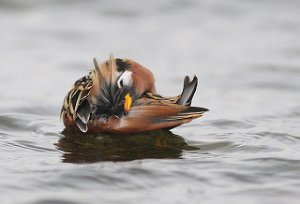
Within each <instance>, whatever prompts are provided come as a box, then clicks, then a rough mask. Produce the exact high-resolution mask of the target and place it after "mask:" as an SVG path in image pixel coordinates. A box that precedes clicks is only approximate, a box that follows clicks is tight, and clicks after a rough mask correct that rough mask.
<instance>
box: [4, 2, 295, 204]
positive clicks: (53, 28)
mask: <svg viewBox="0 0 300 204" xmlns="http://www.w3.org/2000/svg"><path fill="white" fill-rule="evenodd" d="M299 9H300V1H298V0H285V1H280V0H273V1H271V0H263V1H256V0H243V1H239V0H227V1H223V0H213V1H212V0H199V1H198V0H186V1H180V0H165V1H159V0H153V1H143V2H141V1H138V0H133V1H123V0H117V1H109V0H103V1H92V0H86V1H75V0H74V1H68V0H61V1H50V0H44V1H34V0H22V1H21V0H20V1H17V0H0V28H1V32H0V56H1V58H0V80H1V86H0V92H1V95H0V163H1V168H0V200H1V203H3V204H10V203H16V204H19V203H22V204H23V203H26V204H27V203H28V204H29V203H30V204H31V203H34V204H38V203H46V204H47V203H49V204H50V203H51V204H53V203H65V204H68V203H128V204H129V203H130V204H132V203H164V204H166V203H172V204H176V203H214V204H217V203H240V202H241V201H242V202H243V203H245V204H246V203H264V204H265V203H275V204H276V203H299V200H300V120H299V118H300V37H299V36H300V12H299ZM111 52H113V53H114V54H115V56H117V57H129V58H132V59H135V60H137V61H138V62H140V63H142V64H144V65H145V66H147V67H148V68H150V69H151V70H152V71H153V72H154V74H155V76H156V81H157V87H158V91H159V92H160V93H161V94H164V95H176V94H178V93H179V92H180V91H181V88H182V83H183V77H184V76H185V75H191V76H192V75H194V74H196V75H197V76H198V78H199V88H198V90H197V92H196V95H195V98H194V100H193V105H195V106H203V107H207V108H209V109H210V112H208V113H207V114H205V117H203V118H201V119H198V120H195V121H193V122H192V123H190V124H188V125H185V126H182V127H178V128H176V129H174V130H172V133H171V132H162V131H158V132H154V133H150V134H142V135H134V136H128V137H126V138H118V137H111V136H107V135H98V136H88V137H82V136H78V135H77V136H76V135H67V134H63V133H61V132H62V130H63V126H62V124H61V122H60V121H59V118H58V113H59V109H60V106H61V104H62V100H63V97H64V95H65V94H66V92H67V90H68V89H69V88H70V87H71V85H72V83H73V82H74V81H75V80H76V79H77V78H79V77H81V76H83V75H85V74H86V73H88V70H89V69H91V68H92V58H93V57H97V58H98V60H99V61H102V60H104V59H107V57H108V55H109V53H111Z"/></svg>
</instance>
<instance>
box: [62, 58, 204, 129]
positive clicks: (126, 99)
mask: <svg viewBox="0 0 300 204" xmlns="http://www.w3.org/2000/svg"><path fill="white" fill-rule="evenodd" d="M94 63H95V70H93V71H91V72H90V74H89V75H88V76H85V77H83V78H82V79H80V80H78V81H77V82H75V85H74V87H73V88H72V89H71V90H70V91H69V93H68V94H67V96H66V98H65V100H64V104H63V107H62V110H61V118H62V119H63V122H64V125H65V127H66V130H70V131H75V132H87V133H138V132H144V131H150V130H157V129H163V128H166V129H171V128H173V127H176V126H179V125H181V124H183V123H187V122H190V121H191V120H193V119H195V118H198V117H200V116H202V114H203V113H204V112H205V111H207V109H205V108H200V107H190V104H191V100H192V98H193V95H194V93H195V91H196V88H197V80H198V79H197V77H194V78H193V80H192V81H190V79H189V77H186V78H185V81H184V88H183V91H182V93H181V94H180V95H179V96H175V97H162V96H160V95H158V94H156V91H155V84H154V77H153V74H152V73H151V72H150V71H149V70H148V69H146V68H145V67H143V66H142V65H140V64H138V63H136V62H134V61H133V60H129V59H114V58H113V57H112V56H111V57H110V59H109V60H108V61H105V62H103V63H101V64H98V63H97V62H96V60H94Z"/></svg>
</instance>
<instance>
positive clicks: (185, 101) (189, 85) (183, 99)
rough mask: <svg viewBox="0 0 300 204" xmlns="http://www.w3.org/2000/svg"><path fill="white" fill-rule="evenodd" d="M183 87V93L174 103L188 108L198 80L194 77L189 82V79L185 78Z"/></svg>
mask: <svg viewBox="0 0 300 204" xmlns="http://www.w3.org/2000/svg"><path fill="white" fill-rule="evenodd" d="M183 85H184V86H183V91H182V93H181V95H180V98H179V99H178V100H177V102H176V103H177V104H180V105H184V106H190V105H191V103H192V99H193V96H194V94H195V91H196V89H197V85H198V78H197V77H196V76H194V78H193V80H192V81H191V82H190V79H189V77H185V79H184V84H183Z"/></svg>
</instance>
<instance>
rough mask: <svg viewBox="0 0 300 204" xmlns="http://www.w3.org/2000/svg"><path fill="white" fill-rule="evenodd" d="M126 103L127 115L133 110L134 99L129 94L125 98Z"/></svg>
mask: <svg viewBox="0 0 300 204" xmlns="http://www.w3.org/2000/svg"><path fill="white" fill-rule="evenodd" d="M124 99H125V102H124V112H125V114H126V115H127V114H128V112H129V110H130V108H131V104H132V98H131V96H130V95H129V94H126V95H125V97H124Z"/></svg>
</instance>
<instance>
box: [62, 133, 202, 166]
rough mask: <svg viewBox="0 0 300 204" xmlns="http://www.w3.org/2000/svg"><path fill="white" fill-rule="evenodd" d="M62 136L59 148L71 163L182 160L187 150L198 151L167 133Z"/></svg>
mask: <svg viewBox="0 0 300 204" xmlns="http://www.w3.org/2000/svg"><path fill="white" fill-rule="evenodd" d="M62 134H63V135H64V137H62V138H61V139H59V141H58V143H57V144H56V145H57V147H58V149H59V150H61V151H63V156H62V157H63V162H67V163H93V162H98V161H130V160H136V159H150V158H153V159H163V158H180V157H181V155H182V151H183V150H195V149H198V148H197V147H193V146H189V145H188V144H187V143H186V142H185V140H184V139H183V138H182V137H180V136H178V135H175V134H173V133H172V132H170V131H167V130H159V131H153V132H148V133H142V134H136V135H126V136H124V135H122V136H117V135H104V134H101V135H80V134H74V133H67V132H66V131H64V132H62Z"/></svg>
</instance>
